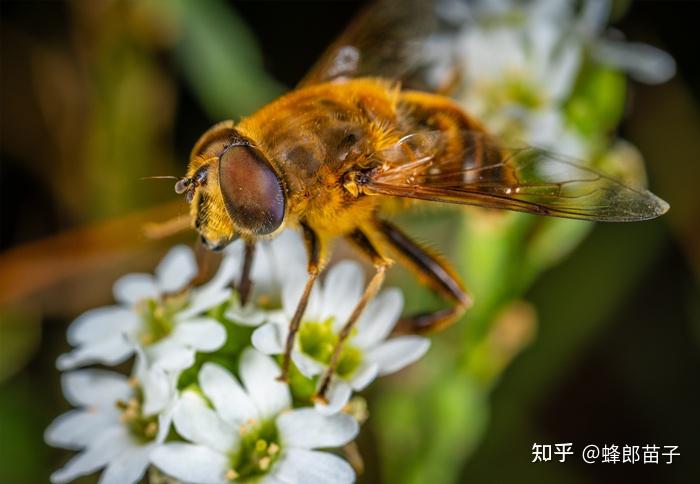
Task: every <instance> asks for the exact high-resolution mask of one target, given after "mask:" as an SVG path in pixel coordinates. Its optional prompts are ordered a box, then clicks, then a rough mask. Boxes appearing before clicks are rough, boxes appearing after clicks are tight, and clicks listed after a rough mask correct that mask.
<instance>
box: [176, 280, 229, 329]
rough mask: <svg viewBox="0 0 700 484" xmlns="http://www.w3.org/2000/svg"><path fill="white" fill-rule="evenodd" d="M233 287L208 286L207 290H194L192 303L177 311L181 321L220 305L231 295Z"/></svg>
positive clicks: (191, 297)
mask: <svg viewBox="0 0 700 484" xmlns="http://www.w3.org/2000/svg"><path fill="white" fill-rule="evenodd" d="M231 294H232V292H231V289H229V288H228V287H219V288H207V289H206V290H202V289H200V290H194V291H193V292H192V295H191V296H190V304H189V306H187V307H186V308H184V309H183V310H181V311H180V312H178V313H177V316H176V318H177V319H178V320H179V321H185V320H187V319H190V318H193V317H195V316H198V315H200V314H203V313H205V312H207V311H209V310H210V309H213V308H215V307H217V306H218V305H220V304H221V303H222V302H224V301H226V300H228V299H229V298H230V297H231Z"/></svg>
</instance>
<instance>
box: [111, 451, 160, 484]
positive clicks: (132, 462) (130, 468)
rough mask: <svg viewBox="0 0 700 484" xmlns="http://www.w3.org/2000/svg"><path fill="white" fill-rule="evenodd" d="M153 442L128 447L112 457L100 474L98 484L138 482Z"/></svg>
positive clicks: (147, 460) (143, 471)
mask: <svg viewBox="0 0 700 484" xmlns="http://www.w3.org/2000/svg"><path fill="white" fill-rule="evenodd" d="M153 449H155V445H154V444H150V445H143V446H138V447H130V448H128V449H126V450H125V451H124V452H122V453H121V454H120V455H119V456H117V458H116V459H112V460H111V461H110V462H109V464H107V468H106V469H105V471H104V472H103V473H102V475H101V476H100V482H99V484H129V483H135V482H139V481H140V480H141V477H143V475H144V473H145V472H146V469H147V468H148V464H149V461H150V456H151V451H152V450H153Z"/></svg>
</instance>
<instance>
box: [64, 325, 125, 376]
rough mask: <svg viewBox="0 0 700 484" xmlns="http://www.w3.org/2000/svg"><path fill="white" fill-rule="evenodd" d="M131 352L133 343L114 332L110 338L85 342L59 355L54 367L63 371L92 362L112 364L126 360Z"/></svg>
mask: <svg viewBox="0 0 700 484" xmlns="http://www.w3.org/2000/svg"><path fill="white" fill-rule="evenodd" d="M133 353H134V345H133V344H132V343H131V342H129V340H127V339H126V338H125V337H124V336H123V335H120V334H115V335H114V336H113V337H112V338H111V339H107V340H104V341H95V342H90V343H85V344H83V345H82V346H81V347H79V348H76V349H74V350H73V351H71V352H69V353H64V354H62V355H60V356H59V357H58V358H57V359H56V368H58V369H59V370H61V371H65V370H72V369H74V368H78V367H80V366H85V365H90V364H93V363H103V364H105V365H108V366H114V365H118V364H119V363H123V362H124V361H126V360H127V359H128V358H129V357H130V356H131V355H132V354H133Z"/></svg>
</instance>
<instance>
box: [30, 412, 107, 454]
mask: <svg viewBox="0 0 700 484" xmlns="http://www.w3.org/2000/svg"><path fill="white" fill-rule="evenodd" d="M118 424H119V420H118V415H117V412H116V409H115V411H114V412H89V411H85V410H71V411H69V412H66V413H64V414H63V415H59V416H58V417H56V419H55V420H54V421H53V422H51V424H50V425H49V426H48V427H47V428H46V431H44V440H45V441H46V443H47V444H49V445H50V446H52V447H63V448H65V449H74V450H77V449H82V448H83V447H86V446H88V445H89V444H90V442H92V441H93V440H95V439H96V438H97V436H98V435H99V434H100V433H102V431H104V430H105V429H106V428H108V427H110V426H114V425H118Z"/></svg>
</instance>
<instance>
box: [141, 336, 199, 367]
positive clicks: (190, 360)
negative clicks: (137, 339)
mask: <svg viewBox="0 0 700 484" xmlns="http://www.w3.org/2000/svg"><path fill="white" fill-rule="evenodd" d="M144 351H145V353H146V355H147V356H148V361H149V362H150V364H151V365H153V366H158V367H160V368H162V369H164V370H166V371H172V372H180V371H182V370H185V369H186V368H189V367H190V366H192V365H193V364H194V361H195V356H194V354H195V350H194V349H192V348H190V347H187V346H184V345H183V344H181V343H180V342H178V341H175V340H173V339H172V338H165V339H163V340H161V341H159V342H158V343H156V344H154V345H152V346H147V347H146V348H144Z"/></svg>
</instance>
